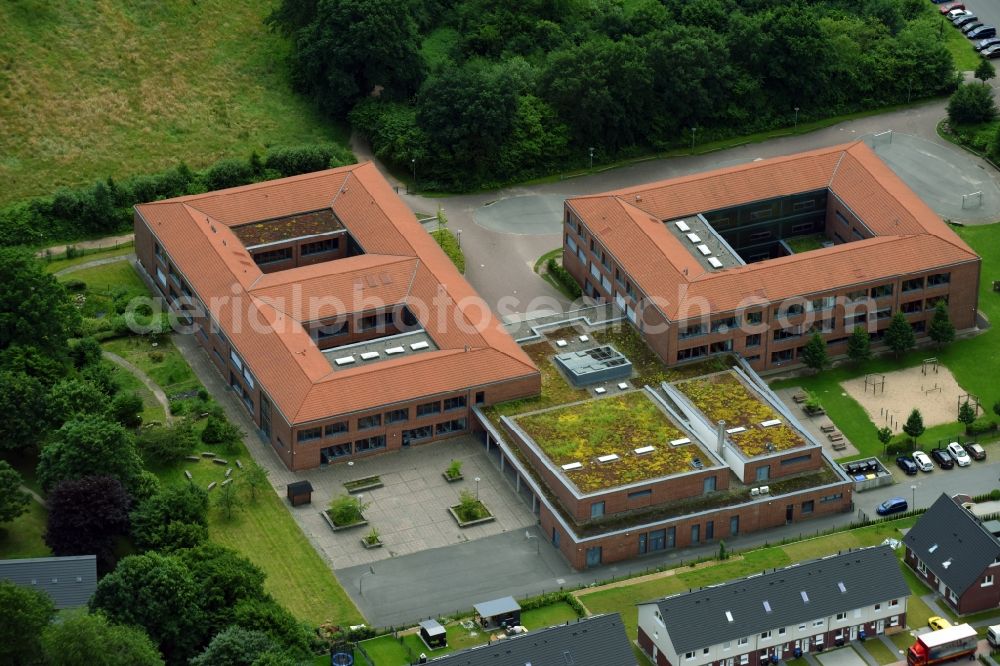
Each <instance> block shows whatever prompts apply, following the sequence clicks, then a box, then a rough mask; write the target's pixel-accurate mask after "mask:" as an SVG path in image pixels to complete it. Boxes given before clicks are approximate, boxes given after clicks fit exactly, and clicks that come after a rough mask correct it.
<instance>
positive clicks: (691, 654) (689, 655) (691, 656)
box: [684, 652, 694, 659]
mask: <svg viewBox="0 0 1000 666" xmlns="http://www.w3.org/2000/svg"><path fill="white" fill-rule="evenodd" d="M684 658H685V659H694V652H685V653H684Z"/></svg>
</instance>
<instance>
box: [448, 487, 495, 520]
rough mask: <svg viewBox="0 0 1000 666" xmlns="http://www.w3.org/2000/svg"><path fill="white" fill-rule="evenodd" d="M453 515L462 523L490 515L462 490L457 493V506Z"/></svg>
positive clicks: (471, 495)
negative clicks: (456, 515) (455, 514)
mask: <svg viewBox="0 0 1000 666" xmlns="http://www.w3.org/2000/svg"><path fill="white" fill-rule="evenodd" d="M455 513H457V514H458V517H459V519H460V520H461V521H462V522H463V523H467V522H469V521H472V520H479V519H480V518H486V517H488V516H489V515H490V512H489V511H488V510H487V509H486V506H485V505H484V504H483V503H482V502H480V501H479V500H478V499H476V496H475V495H473V494H472V493H471V492H470V491H468V490H463V491H462V492H461V493H459V495H458V506H457V507H455Z"/></svg>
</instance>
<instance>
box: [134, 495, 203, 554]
mask: <svg viewBox="0 0 1000 666" xmlns="http://www.w3.org/2000/svg"><path fill="white" fill-rule="evenodd" d="M131 519H132V538H133V540H134V541H135V545H136V546H138V547H139V548H142V549H146V550H159V549H162V548H172V547H174V545H173V539H174V538H176V537H179V536H180V537H183V538H184V541H185V543H187V542H188V541H189V540H190V539H191V537H192V536H195V537H196V536H197V534H200V533H201V531H200V530H197V529H195V530H194V531H192V530H190V529H181V528H180V527H179V526H180V525H194V526H196V527H200V528H201V529H202V530H206V529H207V528H208V493H206V492H205V491H204V490H202V489H201V488H198V487H196V486H193V485H180V486H168V487H166V488H163V489H162V490H160V492H158V493H157V494H155V495H153V496H152V497H150V498H149V499H147V500H144V501H142V502H140V503H139V505H138V506H137V507H136V508H135V510H134V511H133V512H132V515H131Z"/></svg>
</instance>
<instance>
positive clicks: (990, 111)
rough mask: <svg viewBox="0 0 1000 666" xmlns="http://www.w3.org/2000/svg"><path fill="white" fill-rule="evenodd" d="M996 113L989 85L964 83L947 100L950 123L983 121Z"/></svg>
mask: <svg viewBox="0 0 1000 666" xmlns="http://www.w3.org/2000/svg"><path fill="white" fill-rule="evenodd" d="M996 115H997V105H996V102H994V101H993V89H992V88H991V87H990V86H984V85H982V84H978V83H966V84H965V85H962V86H959V88H958V90H956V91H955V92H954V94H952V96H951V99H949V100H948V119H949V120H950V121H951V122H952V124H966V125H967V124H971V123H985V122H989V121H990V120H993V119H994V118H995V117H996Z"/></svg>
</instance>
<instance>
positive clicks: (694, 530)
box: [691, 525, 701, 544]
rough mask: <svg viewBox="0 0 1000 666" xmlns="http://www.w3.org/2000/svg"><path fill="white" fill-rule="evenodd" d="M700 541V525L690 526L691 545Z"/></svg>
mask: <svg viewBox="0 0 1000 666" xmlns="http://www.w3.org/2000/svg"><path fill="white" fill-rule="evenodd" d="M699 541H701V525H692V526H691V543H692V544H696V543H698V542H699Z"/></svg>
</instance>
